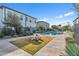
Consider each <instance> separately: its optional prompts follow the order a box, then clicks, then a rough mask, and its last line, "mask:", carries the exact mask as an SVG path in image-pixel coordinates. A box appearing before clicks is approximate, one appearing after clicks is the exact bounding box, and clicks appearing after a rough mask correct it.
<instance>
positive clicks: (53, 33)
mask: <svg viewBox="0 0 79 59" xmlns="http://www.w3.org/2000/svg"><path fill="white" fill-rule="evenodd" d="M43 34H46V35H57V34H62V33H60V32H55V31H48V32H44V33H43Z"/></svg>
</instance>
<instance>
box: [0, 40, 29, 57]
mask: <svg viewBox="0 0 79 59" xmlns="http://www.w3.org/2000/svg"><path fill="white" fill-rule="evenodd" d="M1 55H2V56H30V54H29V53H27V52H25V51H23V50H22V49H19V48H18V47H16V46H14V45H13V44H11V43H9V42H8V41H7V40H0V56H1Z"/></svg>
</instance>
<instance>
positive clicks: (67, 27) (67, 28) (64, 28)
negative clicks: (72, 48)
mask: <svg viewBox="0 0 79 59" xmlns="http://www.w3.org/2000/svg"><path fill="white" fill-rule="evenodd" d="M62 28H63V30H64V31H68V30H71V26H69V25H65V26H63V27H62Z"/></svg>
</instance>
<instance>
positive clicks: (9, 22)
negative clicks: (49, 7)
mask: <svg viewBox="0 0 79 59" xmlns="http://www.w3.org/2000/svg"><path fill="white" fill-rule="evenodd" d="M3 23H4V24H5V25H6V26H7V27H8V26H9V27H13V28H14V30H15V32H16V34H20V32H21V31H20V30H21V27H22V26H21V22H20V18H19V16H17V14H15V13H14V14H13V13H11V12H9V13H8V14H7V18H6V19H5V20H4V22H3Z"/></svg>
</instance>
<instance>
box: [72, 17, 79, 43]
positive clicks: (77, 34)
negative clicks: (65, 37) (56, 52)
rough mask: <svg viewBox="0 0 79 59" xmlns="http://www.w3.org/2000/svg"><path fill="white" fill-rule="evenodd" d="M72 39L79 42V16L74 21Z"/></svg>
mask: <svg viewBox="0 0 79 59" xmlns="http://www.w3.org/2000/svg"><path fill="white" fill-rule="evenodd" d="M73 22H74V40H75V42H76V43H78V44H79V17H78V18H76V19H75V20H74V21H73Z"/></svg>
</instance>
